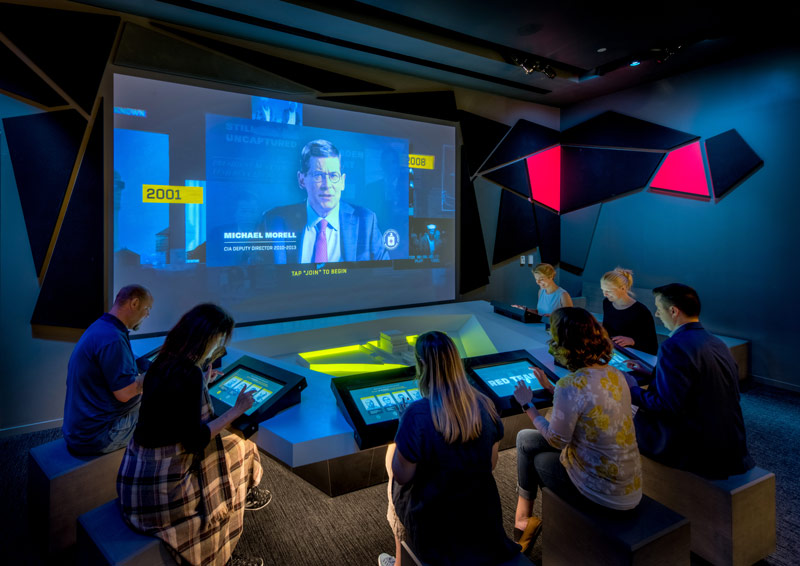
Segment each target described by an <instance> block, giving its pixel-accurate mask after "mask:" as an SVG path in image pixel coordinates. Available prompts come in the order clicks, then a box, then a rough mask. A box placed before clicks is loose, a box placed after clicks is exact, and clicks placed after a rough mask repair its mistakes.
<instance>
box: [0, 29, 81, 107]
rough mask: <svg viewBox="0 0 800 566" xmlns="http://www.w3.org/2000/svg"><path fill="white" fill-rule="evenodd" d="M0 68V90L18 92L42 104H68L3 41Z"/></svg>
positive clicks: (0, 44) (0, 48)
mask: <svg viewBox="0 0 800 566" xmlns="http://www.w3.org/2000/svg"><path fill="white" fill-rule="evenodd" d="M0 69H2V72H0V90H4V91H6V92H10V93H12V94H16V95H17V96H21V97H22V98H25V99H27V100H30V101H32V102H36V103H38V104H41V105H42V106H61V105H62V104H66V102H65V101H64V99H63V98H61V96H60V95H59V94H58V93H57V92H56V91H54V90H53V89H52V88H50V85H48V84H47V83H46V82H44V81H43V80H42V79H41V78H40V77H39V75H37V74H36V73H34V72H33V71H32V70H31V69H30V67H28V66H27V65H26V64H25V63H23V62H22V61H21V60H20V59H19V57H17V56H16V55H15V54H14V53H12V52H11V50H10V49H8V48H7V47H6V46H5V45H3V44H2V43H0Z"/></svg>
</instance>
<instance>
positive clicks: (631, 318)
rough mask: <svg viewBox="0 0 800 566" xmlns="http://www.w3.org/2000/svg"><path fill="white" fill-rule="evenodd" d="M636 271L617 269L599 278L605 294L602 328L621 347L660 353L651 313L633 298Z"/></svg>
mask: <svg viewBox="0 0 800 566" xmlns="http://www.w3.org/2000/svg"><path fill="white" fill-rule="evenodd" d="M631 287H633V271H631V270H630V269H623V268H622V267H617V268H616V269H615V270H613V271H609V272H607V273H606V274H604V275H603V276H602V277H601V278H600V288H601V289H602V290H603V297H605V298H604V299H603V328H605V329H606V331H607V332H608V335H609V336H610V337H611V340H613V342H614V343H615V344H617V345H618V346H625V347H630V348H636V349H637V350H641V351H642V352H647V353H648V354H653V355H655V354H656V353H657V352H658V338H657V337H656V324H655V321H654V320H653V315H652V314H651V313H650V310H649V309H648V308H647V307H646V306H644V305H643V304H642V303H640V302H639V301H637V300H636V299H635V298H633V294H632V293H631Z"/></svg>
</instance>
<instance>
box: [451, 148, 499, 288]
mask: <svg viewBox="0 0 800 566" xmlns="http://www.w3.org/2000/svg"><path fill="white" fill-rule="evenodd" d="M463 147H464V146H462V151H461V155H462V157H461V208H460V210H459V215H460V220H461V231H460V233H459V241H460V243H461V245H460V248H459V266H460V273H459V285H458V292H459V293H461V294H462V295H463V294H464V293H468V292H470V291H474V290H475V289H478V288H480V287H483V286H484V285H488V284H489V275H490V274H491V269H490V268H489V259H488V258H487V257H486V242H484V240H483V228H482V227H481V216H480V213H479V211H478V199H477V198H476V197H475V187H474V186H473V184H472V181H471V180H470V178H469V175H467V165H466V161H467V160H466V159H464V157H463V155H464V150H463ZM503 192H505V191H503Z"/></svg>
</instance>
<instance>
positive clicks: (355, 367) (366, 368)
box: [310, 364, 408, 377]
mask: <svg viewBox="0 0 800 566" xmlns="http://www.w3.org/2000/svg"><path fill="white" fill-rule="evenodd" d="M404 367H408V366H406V365H404V364H311V367H310V369H312V370H313V371H318V372H320V373H325V374H327V375H331V376H333V377H342V376H344V375H357V374H361V373H371V372H373V371H382V370H385V369H396V368H404Z"/></svg>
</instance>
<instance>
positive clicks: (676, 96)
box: [561, 50, 800, 390]
mask: <svg viewBox="0 0 800 566" xmlns="http://www.w3.org/2000/svg"><path fill="white" fill-rule="evenodd" d="M605 110H616V111H617V112H620V113H623V114H627V115H630V116H634V117H636V118H642V119H644V120H649V121H651V122H655V123H658V124H662V125H664V126H669V127H671V128H677V129H679V130H683V131H686V132H692V133H695V134H698V135H700V136H702V139H703V140H705V139H707V138H709V137H712V136H715V135H717V134H719V133H722V132H724V131H727V130H729V129H731V128H735V129H736V130H737V131H738V132H739V133H740V134H741V136H742V137H743V138H744V139H745V141H746V142H747V143H748V144H749V145H750V146H751V147H752V148H753V150H754V151H755V152H756V153H757V154H758V155H759V156H760V157H761V158H762V159H763V160H764V167H763V168H762V169H761V170H759V171H758V172H756V173H755V175H753V176H752V177H750V178H749V179H748V180H746V181H745V182H744V183H742V184H741V185H740V186H738V187H737V188H735V189H734V190H732V191H731V192H730V193H729V194H728V195H727V196H725V197H724V198H723V199H722V200H721V201H720V202H719V203H716V204H714V203H711V202H702V201H696V200H688V199H683V198H676V197H670V196H664V195H658V194H653V193H648V192H640V193H637V194H634V195H631V196H627V197H624V198H621V199H618V200H615V201H612V202H609V203H605V204H603V206H602V210H601V212H600V217H599V219H598V224H597V230H596V232H595V236H594V239H593V241H592V246H591V249H590V252H589V256H588V261H587V264H586V269H585V271H584V274H583V280H584V282H585V283H594V282H597V281H599V278H600V275H602V273H604V272H605V271H607V270H610V269H613V268H614V267H615V266H617V265H621V266H623V267H628V268H631V269H633V270H634V273H635V282H634V285H635V286H636V287H645V288H652V287H654V286H658V285H661V284H664V283H669V282H672V281H679V282H683V283H687V284H689V285H692V286H693V287H695V288H696V289H697V290H698V292H699V294H700V297H701V300H702V303H703V312H702V315H701V319H702V321H703V322H704V324H705V325H706V327H707V328H709V329H710V330H711V331H713V332H716V333H718V334H723V335H727V336H733V337H738V338H745V339H748V340H750V341H751V342H752V352H751V358H752V373H753V375H754V376H755V377H756V378H757V379H758V380H763V381H768V382H771V383H774V384H776V385H780V386H782V387H788V388H792V389H797V390H800V373H799V372H798V371H797V361H796V359H797V356H796V351H797V348H798V338H800V330H799V329H798V320H797V316H796V315H797V314H798V313H800V307H798V293H797V287H798V284H799V283H800V278H799V276H800V269H799V268H798V257H797V256H798V254H797V251H796V249H797V246H798V243H800V221H799V220H798V214H797V211H798V209H799V208H800V183H798V177H797V175H798V166H800V160H799V159H798V149H800V143H798V141H797V136H798V133H797V130H798V126H800V51H798V50H795V51H793V52H781V53H773V54H765V55H759V56H752V57H749V58H746V59H741V60H737V61H733V62H729V63H725V64H721V65H718V66H715V67H712V68H708V69H703V70H701V71H697V72H693V73H688V74H684V75H681V76H678V77H675V78H672V79H669V80H663V81H659V82H656V83H652V84H649V85H647V86H644V87H639V88H635V89H630V90H628V91H625V92H622V93H618V94H615V95H611V96H607V97H604V98H601V99H597V100H593V101H591V102H587V103H584V104H581V105H579V106H577V107H573V108H570V109H567V110H565V111H563V112H562V116H561V128H562V130H564V129H567V128H569V127H571V126H573V125H575V124H578V123H580V122H582V121H584V120H586V119H588V118H591V117H593V116H595V115H597V114H599V113H600V112H603V111H605Z"/></svg>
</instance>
